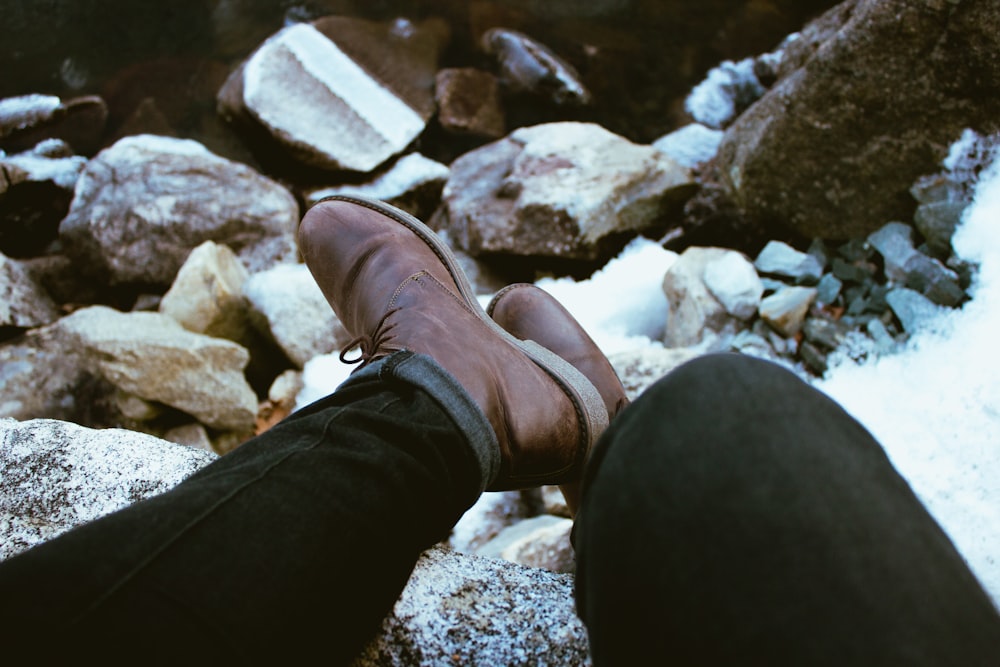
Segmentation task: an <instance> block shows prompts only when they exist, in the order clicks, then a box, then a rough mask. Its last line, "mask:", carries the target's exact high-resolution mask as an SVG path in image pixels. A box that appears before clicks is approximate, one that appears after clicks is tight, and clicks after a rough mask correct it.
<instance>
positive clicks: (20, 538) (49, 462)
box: [0, 419, 215, 559]
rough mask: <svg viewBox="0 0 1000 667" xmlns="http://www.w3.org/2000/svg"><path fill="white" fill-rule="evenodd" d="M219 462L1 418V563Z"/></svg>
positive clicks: (117, 437)
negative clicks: (212, 463) (209, 463)
mask: <svg viewBox="0 0 1000 667" xmlns="http://www.w3.org/2000/svg"><path fill="white" fill-rule="evenodd" d="M214 458H215V456H214V455H212V454H209V453H207V452H203V451H199V450H196V449H194V448H190V447H182V446H179V445H175V444H172V443H169V442H165V441H163V440H160V439H158V438H154V437H153V436H150V435H145V434H143V433H136V432H134V431H126V430H122V429H102V430H92V429H89V428H84V427H82V426H77V425H76V424H70V423H68V422H63V421H56V420H50V419H33V420H31V421H24V422H19V421H16V420H14V419H0V559H5V558H9V557H11V556H13V555H14V554H16V553H20V552H21V551H23V550H25V549H27V548H29V547H31V546H34V545H35V544H38V543H40V542H44V541H45V540H48V539H51V538H53V537H55V536H56V535H58V534H59V533H62V532H64V531H66V530H69V529H70V528H73V527H74V526H78V525H80V524H83V523H86V522H88V521H91V520H93V519H96V518H97V517H99V516H103V515H105V514H108V513H110V512H113V511H114V510H116V509H119V508H121V507H124V506H126V505H129V504H131V503H134V502H137V501H139V500H142V499H143V498H147V497H149V496H152V495H155V494H157V493H161V492H163V491H166V490H167V489H169V488H171V487H173V486H174V485H176V484H177V483H178V482H180V481H181V480H182V479H184V478H185V477H187V476H188V475H190V474H192V473H193V472H195V471H196V470H198V469H199V468H201V467H202V466H204V465H205V464H207V463H208V462H210V461H212V460H213V459H214Z"/></svg>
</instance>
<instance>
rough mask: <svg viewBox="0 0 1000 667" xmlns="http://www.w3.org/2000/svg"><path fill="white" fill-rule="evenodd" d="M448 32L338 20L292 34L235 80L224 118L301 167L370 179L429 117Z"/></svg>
mask: <svg viewBox="0 0 1000 667" xmlns="http://www.w3.org/2000/svg"><path fill="white" fill-rule="evenodd" d="M445 32H446V28H445V27H444V26H443V24H441V23H440V22H438V21H427V22H424V23H421V24H413V23H410V22H409V21H407V20H405V19H399V20H398V21H396V22H393V23H374V22H371V21H366V20H363V19H354V18H347V17H339V16H329V17H325V18H322V19H319V20H317V21H315V22H313V23H312V24H306V23H299V24H295V25H292V26H289V27H287V28H285V29H283V30H281V31H280V32H278V33H277V34H275V35H273V36H272V37H271V38H269V39H268V40H267V41H266V42H264V44H263V45H261V47H260V48H258V49H257V51H255V52H254V53H253V54H252V55H251V56H250V58H249V59H248V60H247V61H246V62H245V63H244V64H243V66H241V67H240V68H239V69H237V70H236V71H235V72H234V73H233V74H232V75H231V76H230V78H229V80H228V81H227V82H226V85H225V86H223V88H222V90H220V91H219V105H220V109H221V111H222V112H223V114H226V115H228V116H230V117H233V118H236V119H239V120H241V121H243V122H247V121H249V122H250V123H253V124H254V125H256V126H258V127H261V128H263V129H264V130H265V131H266V132H268V133H269V135H270V136H271V137H273V139H274V140H275V141H277V143H278V144H280V145H281V146H282V148H283V149H284V150H285V151H287V152H288V154H289V155H291V156H292V157H293V158H294V159H296V160H298V161H300V162H303V163H305V164H308V165H312V166H315V167H320V168H324V169H337V170H348V171H359V172H368V171H371V170H373V169H375V168H376V167H378V166H379V165H380V164H382V163H383V162H385V161H386V160H388V159H389V158H391V157H392V156H393V155H396V154H398V153H401V152H403V150H404V149H405V148H406V147H407V146H409V145H410V143H412V142H413V140H414V139H416V138H417V137H418V136H419V135H420V134H421V133H422V132H423V131H424V128H425V127H426V125H427V121H428V120H429V119H430V118H431V116H432V115H433V113H434V77H435V74H436V73H437V63H438V57H439V55H440V52H441V50H442V49H443V47H444V43H445V41H446V39H447V38H446V36H445Z"/></svg>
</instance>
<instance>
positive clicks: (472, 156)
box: [442, 122, 693, 260]
mask: <svg viewBox="0 0 1000 667" xmlns="http://www.w3.org/2000/svg"><path fill="white" fill-rule="evenodd" d="M692 187H693V180H692V176H691V173H690V172H689V170H687V169H685V168H683V167H681V166H680V165H678V164H677V163H676V162H674V161H673V160H671V159H670V158H669V157H667V156H666V155H665V154H663V153H662V152H660V151H658V150H656V149H654V148H652V147H650V146H638V145H636V144H633V143H631V142H629V141H628V140H626V139H623V138H622V137H619V136H617V135H615V134H612V133H611V132H608V131H607V130H605V129H603V128H601V127H600V126H598V125H594V124H591V123H576V122H563V123H548V124H543V125H536V126H532V127H525V128H521V129H519V130H517V131H515V132H514V133H512V134H511V135H509V136H508V137H506V138H504V139H501V140H500V141H497V142H494V143H492V144H488V145H486V146H483V147H481V148H479V149H476V150H474V151H471V152H469V153H466V154H465V155H463V156H462V157H460V158H458V159H457V160H455V162H454V163H452V165H451V175H450V177H449V178H448V182H447V184H446V185H445V187H444V192H443V194H442V197H443V200H444V204H445V207H446V209H445V210H446V213H447V225H448V227H447V228H448V230H449V232H450V234H451V237H452V239H453V240H454V241H455V243H456V244H457V245H458V246H459V247H461V248H463V249H465V250H467V251H468V252H469V253H470V254H472V255H474V256H478V255H481V254H486V253H505V254H508V253H509V254H516V255H532V256H540V257H562V258H569V259H584V260H593V259H597V258H598V257H599V256H601V255H603V254H606V253H605V252H604V251H603V249H602V247H601V243H602V241H605V239H608V237H615V236H620V235H622V234H624V233H634V232H635V231H636V230H639V229H642V228H644V227H649V226H650V225H652V224H654V222H656V221H657V219H658V218H659V217H660V216H662V215H663V213H664V212H665V211H666V210H667V209H668V207H669V205H670V204H671V203H677V202H678V201H683V199H684V198H686V197H687V196H689V194H690V192H691V190H692Z"/></svg>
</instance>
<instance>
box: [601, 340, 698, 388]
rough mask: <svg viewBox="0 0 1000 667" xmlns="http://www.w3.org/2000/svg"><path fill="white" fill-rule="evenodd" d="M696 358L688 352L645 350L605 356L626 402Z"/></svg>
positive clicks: (686, 350) (658, 349) (679, 350)
mask: <svg viewBox="0 0 1000 667" xmlns="http://www.w3.org/2000/svg"><path fill="white" fill-rule="evenodd" d="M700 354H701V353H700V352H698V351H696V350H693V349H690V348H681V349H665V348H657V347H648V348H643V349H636V350H631V351H626V352H616V353H613V354H611V355H609V356H608V361H610V362H611V365H612V366H613V367H614V369H615V372H616V373H617V374H618V378H619V379H620V380H621V381H622V386H623V387H625V393H626V395H627V396H628V398H629V400H632V401H634V400H635V399H636V398H638V397H639V395H640V394H641V393H642V392H644V391H645V390H646V389H647V388H648V387H649V386H650V385H651V384H653V383H654V382H656V381H657V380H659V379H660V378H662V377H663V376H664V375H666V374H667V373H669V372H670V371H672V370H674V369H675V368H677V367H678V366H680V365H681V364H684V363H686V362H688V361H691V360H692V359H694V358H695V357H697V356H699V355H700Z"/></svg>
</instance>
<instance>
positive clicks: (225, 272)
mask: <svg viewBox="0 0 1000 667" xmlns="http://www.w3.org/2000/svg"><path fill="white" fill-rule="evenodd" d="M249 277H250V274H249V273H247V270H246V269H245V268H244V267H243V265H242V264H241V263H240V260H239V259H238V258H237V257H236V255H235V254H234V253H233V251H232V250H230V249H229V248H228V247H226V246H224V245H219V244H217V243H215V242H213V241H205V242H204V243H202V244H201V245H200V246H198V247H197V248H195V249H194V250H192V251H191V254H190V255H188V258H187V260H185V262H184V264H183V265H182V266H181V268H180V271H178V272H177V277H176V278H174V282H173V284H172V285H171V286H170V289H169V290H168V291H167V293H166V294H164V295H163V299H161V300H160V306H159V310H160V312H161V313H163V314H164V315H167V316H169V317H172V318H173V319H175V320H177V321H178V322H179V323H180V324H181V326H183V327H184V328H185V329H187V330H188V331H193V332H195V333H202V334H205V335H206V336H212V337H214V338H225V339H226V340H231V341H235V342H240V343H242V341H244V340H245V339H246V338H247V335H246V331H247V328H248V327H249V326H250V322H249V317H248V308H247V302H246V299H245V298H244V296H243V283H245V282H246V281H247V279H248V278H249Z"/></svg>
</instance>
